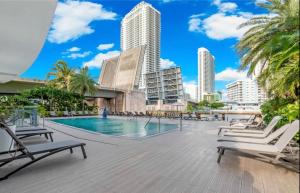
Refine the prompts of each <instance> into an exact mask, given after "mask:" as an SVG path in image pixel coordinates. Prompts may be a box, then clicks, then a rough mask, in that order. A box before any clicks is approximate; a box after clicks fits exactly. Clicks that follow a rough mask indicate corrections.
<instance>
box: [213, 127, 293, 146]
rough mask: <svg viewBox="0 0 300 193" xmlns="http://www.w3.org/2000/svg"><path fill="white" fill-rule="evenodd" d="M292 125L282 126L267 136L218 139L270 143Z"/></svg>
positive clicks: (222, 139)
mask: <svg viewBox="0 0 300 193" xmlns="http://www.w3.org/2000/svg"><path fill="white" fill-rule="evenodd" d="M290 125H291V124H285V125H284V126H282V127H280V128H279V129H277V130H276V131H274V132H273V133H271V134H270V135H268V136H267V137H265V138H254V137H235V136H222V137H220V138H219V139H218V141H219V142H221V141H231V142H243V143H258V144H268V143H270V142H272V141H273V140H275V139H277V138H278V137H279V136H280V135H282V134H283V133H284V132H285V131H286V130H287V128H289V126H290Z"/></svg>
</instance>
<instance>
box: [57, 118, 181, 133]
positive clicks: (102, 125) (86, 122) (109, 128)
mask: <svg viewBox="0 0 300 193" xmlns="http://www.w3.org/2000/svg"><path fill="white" fill-rule="evenodd" d="M52 121H54V122H56V123H61V124H64V125H69V126H73V127H77V128H81V129H85V130H87V131H93V132H98V133H103V134H106V135H114V136H126V137H145V136H151V135H156V134H159V133H163V132H166V131H170V130H173V129H176V128H177V124H166V123H161V124H160V128H159V126H158V123H153V122H150V123H149V124H148V125H147V126H146V128H144V126H145V124H146V121H138V120H123V119H112V118H107V119H102V118H72V119H54V120H52Z"/></svg>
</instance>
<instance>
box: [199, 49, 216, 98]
mask: <svg viewBox="0 0 300 193" xmlns="http://www.w3.org/2000/svg"><path fill="white" fill-rule="evenodd" d="M214 91H215V58H214V56H213V55H212V54H211V53H210V52H209V51H208V50H207V49H206V48H203V47H202V48H199V49H198V101H201V100H203V99H204V94H211V93H214Z"/></svg>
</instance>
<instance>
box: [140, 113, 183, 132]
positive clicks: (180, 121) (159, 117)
mask: <svg viewBox="0 0 300 193" xmlns="http://www.w3.org/2000/svg"><path fill="white" fill-rule="evenodd" d="M152 118H153V116H150V117H149V120H148V121H147V122H146V124H145V126H144V129H145V128H146V127H147V125H148V124H149V123H150V121H151V119H152ZM156 118H157V119H158V131H159V133H160V119H161V118H162V116H160V115H158V116H156ZM179 130H180V131H182V113H180V117H179Z"/></svg>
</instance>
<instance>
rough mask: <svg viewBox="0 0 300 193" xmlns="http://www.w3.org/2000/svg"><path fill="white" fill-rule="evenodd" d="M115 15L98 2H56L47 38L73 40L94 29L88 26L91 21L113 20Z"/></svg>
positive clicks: (51, 40)
mask: <svg viewBox="0 0 300 193" xmlns="http://www.w3.org/2000/svg"><path fill="white" fill-rule="evenodd" d="M116 16H117V14H116V13H114V12H112V11H108V10H106V9H104V8H103V6H102V5H101V4H98V3H92V2H88V1H82V2H80V1H71V0H68V1H65V2H58V4H57V8H56V11H55V16H54V19H53V24H52V26H51V29H50V31H49V35H48V40H49V41H50V42H53V43H58V44H60V43H64V42H67V41H69V40H75V39H77V38H79V37H81V36H83V35H86V34H91V33H93V32H94V31H95V30H94V29H93V28H92V27H91V26H90V23H91V22H93V21H96V20H115V19H116Z"/></svg>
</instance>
